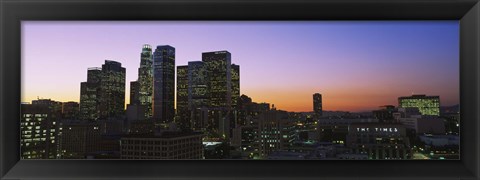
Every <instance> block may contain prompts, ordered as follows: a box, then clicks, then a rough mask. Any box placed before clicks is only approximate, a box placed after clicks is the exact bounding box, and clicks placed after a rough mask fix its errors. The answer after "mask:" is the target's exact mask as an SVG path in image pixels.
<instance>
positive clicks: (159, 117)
mask: <svg viewBox="0 0 480 180" xmlns="http://www.w3.org/2000/svg"><path fill="white" fill-rule="evenodd" d="M174 99H175V48H174V47H172V46H168V45H165V46H157V49H155V52H154V53H153V119H154V120H155V122H156V123H157V124H158V123H161V124H167V123H171V122H173V118H174V116H175V104H174Z"/></svg>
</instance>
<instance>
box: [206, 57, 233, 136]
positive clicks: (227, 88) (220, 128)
mask: <svg viewBox="0 0 480 180" xmlns="http://www.w3.org/2000/svg"><path fill="white" fill-rule="evenodd" d="M202 61H203V63H204V68H205V72H206V77H207V83H206V84H207V98H208V101H209V102H208V108H209V109H208V111H209V112H208V119H207V123H206V124H207V128H206V129H207V131H208V132H209V136H211V137H220V138H223V139H229V137H230V130H231V127H230V124H231V123H230V122H231V118H232V117H233V116H231V109H232V70H231V54H230V53H229V52H228V51H215V52H204V53H202Z"/></svg>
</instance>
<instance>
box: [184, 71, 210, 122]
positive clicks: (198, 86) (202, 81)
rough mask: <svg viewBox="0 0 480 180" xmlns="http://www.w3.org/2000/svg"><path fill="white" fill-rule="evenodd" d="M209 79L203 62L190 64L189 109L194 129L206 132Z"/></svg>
mask: <svg viewBox="0 0 480 180" xmlns="http://www.w3.org/2000/svg"><path fill="white" fill-rule="evenodd" d="M207 106H208V98H207V77H206V72H205V67H204V63H203V62H202V61H191V62H188V107H189V110H190V121H191V124H192V129H194V130H204V128H205V126H206V124H205V121H206V118H205V115H206V114H208V110H207Z"/></svg>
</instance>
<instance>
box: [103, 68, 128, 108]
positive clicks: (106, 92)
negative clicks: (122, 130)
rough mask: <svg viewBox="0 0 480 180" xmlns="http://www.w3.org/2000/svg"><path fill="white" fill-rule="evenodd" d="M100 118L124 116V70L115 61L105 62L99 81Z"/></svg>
mask: <svg viewBox="0 0 480 180" xmlns="http://www.w3.org/2000/svg"><path fill="white" fill-rule="evenodd" d="M99 109H100V118H109V117H117V116H121V115H123V114H125V68H124V67H122V64H121V63H119V62H116V61H111V60H105V64H103V65H102V78H101V80H100V106H99Z"/></svg>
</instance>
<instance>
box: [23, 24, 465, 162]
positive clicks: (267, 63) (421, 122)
mask: <svg viewBox="0 0 480 180" xmlns="http://www.w3.org/2000/svg"><path fill="white" fill-rule="evenodd" d="M21 31H22V32H21V33H22V35H21V40H22V42H21V44H22V47H21V53H22V54H21V56H22V58H21V64H22V67H21V79H22V80H21V114H20V116H21V121H20V123H21V124H20V132H21V134H20V142H19V146H20V152H19V153H20V157H21V158H22V159H89V160H92V159H93V160H94V159H122V160H129V159H146V160H147V159H154V160H161V159H163V160H186V159H188V160H192V159H195V160H459V159H460V151H459V150H460V149H459V146H460V135H459V134H460V132H459V129H460V126H461V123H460V114H459V112H460V105H459V104H460V94H459V93H460V80H459V79H460V67H459V61H460V57H459V56H460V55H459V48H460V46H459V21H443V20H442V21H438V20H437V21H22V23H21Z"/></svg>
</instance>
